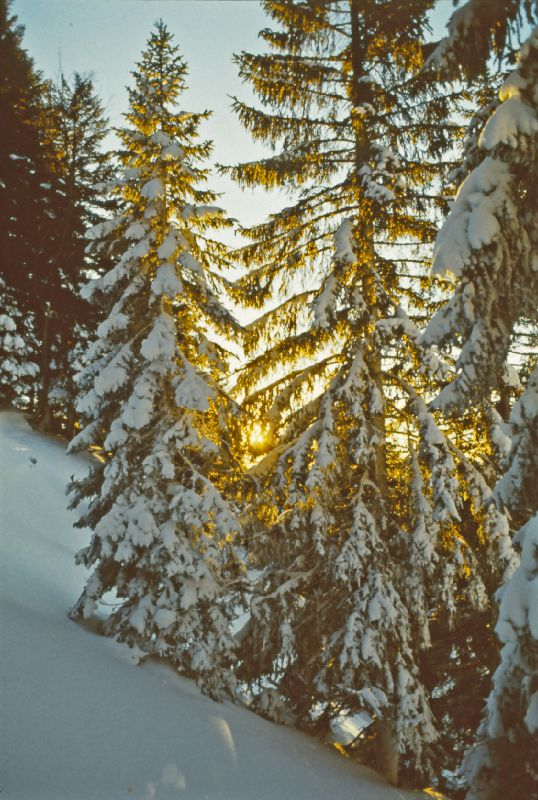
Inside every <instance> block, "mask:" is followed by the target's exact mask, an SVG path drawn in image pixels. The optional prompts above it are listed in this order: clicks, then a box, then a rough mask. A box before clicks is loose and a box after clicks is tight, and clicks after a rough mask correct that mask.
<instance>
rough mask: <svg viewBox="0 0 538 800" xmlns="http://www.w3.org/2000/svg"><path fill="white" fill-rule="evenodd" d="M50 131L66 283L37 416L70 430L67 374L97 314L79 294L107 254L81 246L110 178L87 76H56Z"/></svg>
mask: <svg viewBox="0 0 538 800" xmlns="http://www.w3.org/2000/svg"><path fill="white" fill-rule="evenodd" d="M46 108H47V113H48V119H49V128H50V136H51V139H52V142H53V144H54V149H55V153H56V162H57V171H58V177H57V180H58V186H59V189H60V190H61V193H62V197H63V207H62V213H61V216H60V220H59V222H58V229H59V230H58V247H57V251H56V254H55V258H56V260H57V261H58V262H59V263H60V264H61V269H62V273H63V275H64V276H65V280H66V283H67V284H68V286H69V289H70V294H69V295H67V296H66V297H64V298H63V302H62V306H61V308H58V307H56V308H53V309H52V315H51V320H50V333H49V337H48V343H47V348H48V352H47V354H46V359H44V369H46V370H47V376H46V385H47V387H48V390H47V395H46V397H43V399H42V410H41V415H42V417H43V418H45V417H49V420H50V421H49V423H48V424H49V425H52V424H53V423H52V418H53V419H54V426H55V427H60V428H61V429H62V431H63V433H64V435H67V436H72V435H73V431H74V428H73V425H74V422H75V416H76V415H75V409H74V402H75V395H76V387H75V384H74V380H73V378H74V374H75V371H76V368H77V366H76V365H77V364H78V362H79V358H80V354H81V352H82V351H83V349H84V348H85V347H87V344H88V341H87V340H88V337H89V331H90V329H92V330H95V328H96V327H97V324H98V322H99V321H100V320H99V318H98V314H97V309H96V307H95V305H90V304H89V303H87V302H85V301H84V300H83V299H82V298H81V297H80V287H81V285H82V284H83V283H85V282H86V281H87V275H88V273H89V272H91V273H94V274H95V273H98V274H99V273H102V272H103V271H104V270H105V269H106V268H107V267H110V266H111V264H110V263H109V259H108V260H107V261H103V258H102V257H101V258H97V257H96V254H95V253H91V252H90V253H85V246H86V241H85V238H84V233H85V231H86V230H87V229H88V228H90V227H92V226H94V225H97V224H98V223H99V222H101V221H103V220H104V219H105V217H107V216H110V214H111V212H112V211H113V206H114V204H115V201H114V198H111V197H109V196H103V187H104V185H105V184H106V183H107V182H108V181H110V180H111V179H112V177H113V172H114V166H113V163H112V157H111V154H110V153H108V152H106V150H105V149H104V147H103V142H104V139H105V137H106V135H107V133H108V120H107V119H106V117H105V115H104V111H103V107H102V104H101V102H100V100H99V98H98V97H97V95H96V94H95V89H94V86H93V81H92V78H91V76H82V75H79V74H78V73H75V74H74V75H73V76H72V77H71V78H70V79H67V78H66V77H65V76H64V75H60V77H59V78H58V80H57V82H56V83H55V84H53V85H52V86H51V87H50V89H49V91H48V93H47V99H46Z"/></svg>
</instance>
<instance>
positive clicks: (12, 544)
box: [0, 412, 419, 800]
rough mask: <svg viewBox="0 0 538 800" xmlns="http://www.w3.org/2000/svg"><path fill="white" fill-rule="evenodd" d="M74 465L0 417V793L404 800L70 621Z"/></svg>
mask: <svg viewBox="0 0 538 800" xmlns="http://www.w3.org/2000/svg"><path fill="white" fill-rule="evenodd" d="M86 466H87V459H84V458H81V457H72V456H67V455H65V448H64V445H63V443H62V442H60V441H59V440H56V439H54V438H53V437H47V436H43V435H40V434H37V433H35V432H33V431H31V430H30V428H29V427H28V425H27V424H26V423H25V421H24V419H23V417H22V416H21V415H20V414H17V413H15V412H2V413H0V542H1V561H0V564H1V566H0V609H1V610H0V628H1V631H0V633H1V641H2V651H1V661H0V686H1V713H2V725H1V726H0V745H1V747H0V750H1V753H0V776H1V777H0V789H1V790H2V796H4V795H5V797H6V798H9V800H37V798H39V800H120V798H121V799H122V800H125V799H126V798H127V799H128V798H133V800H172V798H174V799H175V800H203V799H205V798H210V800H326V798H328V797H329V798H332V799H333V800H404V799H405V798H415V800H418V798H419V794H417V793H415V792H404V791H401V790H398V789H393V788H391V787H388V786H387V785H386V784H385V783H383V782H382V781H381V779H380V778H378V777H377V776H376V775H375V774H374V773H373V772H371V771H370V770H367V769H365V768H361V767H359V766H357V765H355V764H352V763H351V762H350V761H347V760H345V759H343V758H341V757H340V756H339V755H337V754H336V753H335V752H333V751H331V750H330V749H329V748H328V747H325V746H323V745H321V744H320V743H318V742H316V741H314V740H311V739H309V738H307V737H305V736H302V735H301V734H299V733H297V732H295V731H291V730H289V729H286V728H283V727H279V726H277V725H274V724H272V723H270V722H266V721H264V720H262V719H260V718H259V717H256V716H255V715H254V714H251V713H250V712H248V711H246V710H243V709H240V708H237V707H234V706H232V705H231V704H227V703H225V704H217V703H214V702H212V701H211V700H208V699H207V698H205V697H203V696H202V695H200V693H199V691H198V690H197V689H196V687H195V685H194V684H193V682H192V681H190V680H187V679H186V678H182V677H180V676H178V675H176V674H175V673H173V672H172V671H171V670H170V669H169V668H167V667H166V666H165V665H163V664H158V663H155V662H146V663H144V664H143V665H142V666H138V667H135V666H133V662H134V661H135V660H136V654H135V653H132V652H131V651H129V650H128V649H127V648H124V647H122V646H120V645H118V644H116V643H114V642H113V641H111V640H108V639H104V638H101V637H99V636H96V635H95V634H94V633H92V632H90V631H89V630H84V629H83V628H81V627H79V626H77V625H75V624H74V623H72V622H70V621H69V620H68V619H67V617H66V612H67V611H68V609H69V608H70V607H71V606H72V604H73V603H74V601H75V600H76V598H77V597H78V596H79V594H80V591H81V588H82V586H83V584H84V580H85V577H86V574H85V570H84V569H83V568H81V567H76V566H75V565H74V560H73V556H74V553H75V552H76V551H77V550H78V549H80V547H81V546H83V545H84V544H86V541H87V538H88V535H87V532H83V531H77V530H74V529H72V527H71V526H72V521H73V515H72V514H70V513H69V512H67V511H65V497H64V487H65V484H66V482H67V479H68V476H69V475H70V474H71V473H72V472H73V471H77V472H80V471H82V470H84V469H85V468H86Z"/></svg>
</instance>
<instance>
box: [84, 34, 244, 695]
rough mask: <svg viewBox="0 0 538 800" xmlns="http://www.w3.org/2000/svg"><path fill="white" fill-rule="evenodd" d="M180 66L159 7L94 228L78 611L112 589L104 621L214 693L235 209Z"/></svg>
mask: <svg viewBox="0 0 538 800" xmlns="http://www.w3.org/2000/svg"><path fill="white" fill-rule="evenodd" d="M186 73H187V67H186V65H185V62H184V61H183V60H182V58H181V57H180V56H179V54H178V51H177V48H176V47H175V46H174V45H173V43H172V36H171V34H170V33H169V32H168V30H167V29H166V27H165V25H164V24H163V23H162V22H159V23H158V24H157V25H156V26H155V29H154V30H153V32H152V34H151V36H150V38H149V41H148V44H147V48H146V49H145V51H144V52H143V55H142V59H141V61H140V62H139V64H138V65H137V69H136V71H135V72H134V73H133V75H134V87H133V88H132V89H131V90H130V92H129V98H130V110H129V112H128V114H127V120H128V123H129V127H127V128H125V129H123V130H121V131H120V132H119V135H120V137H121V140H122V143H123V154H122V162H123V167H124V171H123V177H122V178H121V179H120V181H119V185H118V189H117V191H118V192H119V195H120V198H121V200H122V201H123V207H122V211H121V213H120V214H119V216H117V217H116V218H114V219H112V220H110V221H106V222H104V223H101V224H100V225H98V226H97V228H94V229H93V232H92V234H91V235H92V236H93V237H94V242H95V245H96V246H97V247H98V248H99V247H101V246H106V243H107V240H110V241H112V242H113V243H114V247H115V249H116V251H119V258H118V259H117V262H116V263H115V265H114V267H113V268H112V269H111V270H110V271H108V272H107V273H106V274H105V275H104V276H103V277H101V278H99V279H97V280H95V281H93V282H92V283H91V284H90V285H89V287H88V289H87V291H86V296H87V297H88V298H90V299H91V300H92V301H93V302H99V303H102V305H103V307H104V308H105V310H106V318H105V319H104V321H103V322H102V323H101V324H100V326H99V329H98V338H97V341H96V342H95V343H94V344H93V345H92V346H91V348H90V350H89V352H88V354H87V363H86V366H85V368H84V370H83V371H82V373H81V375H80V378H79V380H80V384H81V395H80V398H79V402H78V410H79V412H80V414H81V415H82V430H81V432H80V433H79V434H78V435H77V436H76V437H75V439H74V440H73V442H72V444H71V450H72V451H76V450H82V449H85V448H86V447H88V445H90V444H92V443H93V442H95V441H96V440H97V441H98V440H99V439H100V437H101V436H102V435H104V437H105V438H104V449H105V452H106V458H105V460H104V462H103V463H99V464H96V465H94V466H93V468H92V470H91V473H90V474H89V476H88V477H87V478H86V479H83V480H81V481H74V482H73V484H72V487H71V492H72V495H71V496H72V502H73V505H78V504H79V503H81V501H82V500H85V499H89V506H88V509H87V510H85V511H83V513H82V514H81V517H80V520H79V523H78V524H79V525H81V526H86V525H87V526H89V527H90V528H91V529H92V530H93V537H92V540H91V543H90V545H89V547H87V548H86V549H85V550H83V551H82V552H81V553H80V554H79V557H78V558H79V561H80V562H81V563H83V564H85V565H87V566H89V567H93V573H92V575H91V577H90V578H89V580H88V582H87V585H86V587H85V590H84V592H83V594H82V595H81V597H80V599H79V600H78V602H77V604H76V605H75V607H74V609H73V610H72V612H71V616H72V617H73V618H74V619H77V618H80V617H81V616H88V615H91V614H93V613H94V610H95V608H96V604H97V602H98V601H99V599H100V597H101V596H102V595H103V593H104V592H106V591H108V590H110V589H114V590H115V591H116V595H117V600H118V606H117V607H116V608H115V610H114V611H113V613H112V615H111V616H110V617H109V618H108V620H107V622H106V630H107V632H108V633H109V634H110V635H113V636H116V637H117V638H118V639H120V640H121V641H125V642H127V643H129V644H131V645H137V646H138V647H140V648H141V649H142V650H143V651H145V652H147V653H156V654H159V655H161V656H163V657H166V658H167V659H168V660H170V661H171V662H172V663H173V664H175V665H176V666H177V667H178V668H179V669H180V670H183V671H186V672H187V673H189V674H191V675H194V676H195V677H196V678H197V680H198V682H199V684H200V686H201V687H202V689H203V690H204V691H205V692H207V693H209V694H210V695H212V696H217V694H218V693H219V692H220V690H226V689H227V690H230V689H231V688H232V686H233V677H232V673H231V666H232V663H233V659H234V642H233V639H232V636H231V633H230V630H229V618H230V615H231V605H230V603H228V604H227V605H225V604H224V599H225V597H226V598H227V599H228V600H229V598H230V596H232V595H233V592H234V591H235V590H236V589H237V585H236V582H237V579H238V575H239V566H238V560H237V557H236V554H235V549H234V548H235V545H234V542H233V538H234V535H235V534H236V532H237V530H238V523H237V518H236V514H235V509H234V507H233V505H230V503H229V502H228V501H227V500H226V499H225V498H224V496H223V494H222V493H221V490H220V488H219V487H218V486H217V482H218V481H219V473H220V475H221V476H223V475H226V474H227V473H228V475H229V476H233V469H234V456H233V451H232V447H231V444H230V441H229V437H228V435H227V433H226V430H225V428H226V421H227V419H228V416H229V412H230V411H231V410H232V409H231V405H230V402H229V400H228V398H227V396H226V395H225V394H224V392H223V390H222V388H221V387H220V385H219V383H220V381H221V379H222V377H223V374H224V369H225V364H226V358H227V354H226V351H225V349H224V348H223V346H222V344H220V343H218V340H217V337H226V336H229V335H230V334H231V333H234V332H236V327H237V325H236V323H235V321H234V319H233V318H232V316H231V315H230V314H229V313H228V311H227V310H226V309H225V307H224V306H223V305H222V302H221V299H220V292H221V290H222V287H223V285H224V280H223V279H222V278H220V277H219V270H220V269H221V268H223V267H224V266H226V264H227V259H226V249H225V248H224V246H223V245H221V244H219V243H218V242H217V241H214V240H213V239H211V237H210V232H211V230H212V229H219V228H222V227H224V226H226V225H228V224H230V223H229V221H228V220H227V219H226V218H225V217H224V215H223V213H222V211H221V210H220V209H219V208H217V207H215V206H214V205H212V204H213V202H214V200H215V194H214V193H213V192H211V191H209V190H207V189H205V188H202V187H201V186H200V183H201V182H203V181H204V180H205V178H206V174H207V172H206V170H205V169H204V168H203V167H201V166H200V161H201V160H202V159H204V158H206V157H207V156H208V154H209V153H210V150H211V143H210V142H207V141H202V140H200V139H199V136H198V128H199V125H200V123H201V122H202V121H203V120H204V119H205V118H206V117H207V116H208V112H204V113H191V112H187V111H183V110H178V109H177V105H176V104H177V101H178V99H179V97H180V96H181V94H182V92H183V91H184V89H185V76H186ZM221 341H222V339H221ZM228 483H229V481H228Z"/></svg>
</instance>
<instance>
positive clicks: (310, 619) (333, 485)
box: [231, 0, 508, 782]
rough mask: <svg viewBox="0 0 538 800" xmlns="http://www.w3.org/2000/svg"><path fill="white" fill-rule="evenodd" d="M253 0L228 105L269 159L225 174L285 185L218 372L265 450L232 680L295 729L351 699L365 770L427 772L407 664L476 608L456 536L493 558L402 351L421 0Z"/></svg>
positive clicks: (417, 135) (428, 738)
mask: <svg viewBox="0 0 538 800" xmlns="http://www.w3.org/2000/svg"><path fill="white" fill-rule="evenodd" d="M264 5H265V8H266V10H267V11H268V13H269V14H270V15H271V16H272V18H273V19H274V20H275V21H276V23H277V24H278V26H279V28H278V29H277V30H265V31H263V32H262V36H263V38H264V39H265V40H266V41H267V42H268V44H269V45H270V46H271V48H272V51H273V52H270V53H269V54H266V55H250V54H245V53H244V54H242V55H241V56H240V57H239V65H240V73H241V75H242V76H243V77H244V78H246V79H248V80H249V81H250V82H251V83H252V85H253V87H254V89H255V90H256V92H257V93H258V95H259V96H260V98H261V99H262V101H263V102H264V104H265V105H266V106H267V107H268V110H267V111H261V110H259V109H256V108H252V107H249V106H246V105H245V104H242V103H240V102H237V103H236V109H237V111H238V113H239V115H240V117H241V119H242V120H243V122H244V123H245V125H246V127H247V128H248V129H249V130H250V131H251V132H252V133H253V135H254V136H255V137H256V138H258V139H261V140H263V141H266V142H268V143H269V144H271V145H273V146H274V147H275V148H278V152H277V153H276V154H275V155H274V156H272V157H269V158H267V159H264V160H261V161H257V162H254V163H250V164H242V165H240V166H238V167H236V168H234V169H232V170H231V172H232V174H233V175H234V176H235V177H236V178H237V179H238V180H239V181H240V182H241V183H243V184H245V185H247V186H248V185H256V184H262V185H264V186H266V187H272V186H279V187H283V188H288V189H291V188H293V189H295V188H296V187H299V188H300V190H301V195H300V198H299V200H298V201H297V202H295V203H294V205H292V206H290V207H289V208H286V209H284V210H283V211H282V212H281V213H280V214H278V215H275V216H274V217H272V218H271V219H270V220H269V221H268V222H267V223H264V224H262V225H259V226H257V227H255V228H254V229H252V230H251V231H249V232H248V233H249V235H250V236H251V237H252V238H253V239H254V243H253V244H252V245H248V246H247V247H246V248H245V249H244V251H243V257H244V260H245V263H247V264H249V265H250V267H251V269H250V272H249V273H248V275H247V276H246V277H245V278H244V279H243V280H242V281H241V282H240V283H239V284H238V292H237V294H238V297H239V298H240V299H243V300H246V302H249V303H250V304H251V305H254V306H257V307H260V306H262V304H263V303H264V302H265V301H268V300H272V301H273V303H274V302H275V295H276V297H278V296H280V303H279V305H278V306H277V307H276V308H274V310H272V311H269V312H267V313H266V314H264V315H263V316H262V317H261V318H260V319H259V320H257V321H255V322H253V323H252V324H251V325H250V326H249V334H250V335H249V341H248V342H247V346H248V348H249V351H250V353H251V356H252V358H251V362H250V364H249V366H248V368H247V369H246V370H245V373H244V376H243V377H242V378H241V379H240V381H239V385H238V388H239V389H240V390H242V391H243V392H245V393H246V394H247V400H246V405H247V408H249V409H250V410H251V412H252V414H253V415H255V418H256V419H257V425H258V426H260V427H261V429H262V430H263V429H264V428H265V429H266V432H267V436H268V438H271V437H272V438H273V444H274V448H273V449H272V451H271V452H270V453H269V454H268V455H267V456H266V457H265V459H263V460H262V462H261V463H260V464H259V465H257V466H256V467H255V468H254V469H253V470H252V471H251V475H252V477H253V478H254V479H255V480H257V481H258V485H259V486H260V488H263V491H258V492H257V494H256V497H255V498H254V499H253V512H254V513H253V519H254V522H253V528H254V529H253V532H252V547H251V550H252V557H253V560H254V562H255V564H256V566H258V567H260V568H262V570H263V571H262V574H261V577H260V580H259V582H258V584H257V585H256V587H255V588H254V594H253V599H252V604H251V605H252V607H251V611H252V615H251V620H250V622H249V624H248V626H247V628H246V629H245V631H244V633H243V643H244V646H243V651H242V656H243V665H242V675H243V676H244V677H245V679H246V680H248V681H250V683H251V684H253V685H256V684H257V685H258V687H259V689H260V691H261V696H260V700H259V702H260V703H261V704H262V705H263V704H272V705H275V702H276V701H277V699H278V698H279V697H281V698H284V699H285V700H286V703H287V705H288V706H291V707H292V710H293V712H294V714H295V717H296V719H298V720H299V721H300V722H302V723H303V724H310V725H312V724H316V725H318V726H319V727H321V726H322V724H323V723H324V722H327V721H330V719H331V718H332V717H335V716H338V715H341V714H344V715H349V714H352V713H354V712H356V711H358V710H366V711H368V713H369V714H371V716H372V718H373V719H375V720H376V725H375V729H376V737H377V742H378V757H377V764H378V766H379V767H380V769H381V770H382V771H383V772H385V774H387V776H388V777H389V778H390V779H391V780H393V781H394V782H396V781H397V780H398V759H399V757H400V756H401V757H402V758H401V767H402V771H403V772H405V771H407V772H408V775H409V774H412V773H414V776H415V778H416V776H417V774H418V775H420V776H424V775H427V774H430V772H431V768H432V753H433V749H434V748H433V745H434V742H435V741H436V740H437V738H438V734H437V732H436V731H435V724H434V720H433V715H432V712H431V709H430V705H429V699H428V696H427V692H426V691H425V688H424V685H423V683H422V679H421V674H420V661H421V658H422V653H423V651H424V650H426V649H427V648H428V647H429V646H430V644H431V639H432V631H433V630H435V629H436V633H435V635H437V636H439V637H442V636H443V634H444V633H445V632H446V631H447V629H448V628H450V626H451V625H453V623H454V619H455V616H456V610H457V608H459V609H460V612H462V613H470V611H471V610H472V609H474V610H483V608H484V605H485V604H486V602H487V601H486V590H485V585H484V583H485V581H486V580H487V576H486V572H487V570H482V569H481V568H480V565H479V562H478V559H477V554H476V552H475V550H476V548H475V547H474V544H475V543H474V542H473V541H471V539H472V537H474V538H475V539H476V540H477V542H480V541H482V545H478V546H479V547H480V546H485V547H490V546H491V547H494V548H495V547H497V546H500V548H501V550H502V551H503V552H504V553H505V554H507V553H508V548H507V547H506V540H505V537H506V525H505V522H504V520H503V519H502V517H500V516H497V515H496V514H495V512H492V516H491V518H490V519H489V520H488V521H487V522H486V520H484V519H482V520H478V519H477V517H476V516H474V515H475V513H476V512H477V508H478V506H479V503H476V499H477V497H478V496H480V495H481V494H483V493H485V494H487V493H488V489H487V486H486V485H485V483H484V480H483V477H482V476H481V475H480V474H479V472H478V471H477V470H476V469H475V467H474V466H473V464H472V453H468V454H466V453H465V452H463V450H462V449H458V448H457V447H455V446H454V445H452V444H451V443H450V441H449V440H447V438H446V436H445V434H444V432H443V431H442V430H441V429H440V427H439V425H438V423H437V421H436V418H435V416H434V415H433V414H432V413H431V412H430V411H429V410H428V408H427V405H426V403H425V402H424V400H423V399H422V396H423V395H424V393H425V391H426V387H427V385H428V381H429V380H430V379H431V376H437V377H442V376H444V375H445V370H446V368H445V366H444V365H443V364H442V362H441V361H440V360H439V359H438V358H437V357H436V356H435V355H434V354H428V355H427V357H423V355H422V353H421V351H420V348H419V347H418V339H419V335H418V330H417V327H416V322H417V321H418V320H419V319H420V317H421V316H423V315H424V313H425V309H424V284H425V283H426V282H427V279H426V276H425V273H424V271H423V267H424V263H425V258H426V254H427V247H426V246H427V244H428V242H429V241H430V240H431V238H432V236H433V231H434V224H433V220H434V217H435V212H436V197H435V193H434V192H432V191H431V190H430V189H429V188H428V185H429V183H431V181H434V180H435V179H436V178H437V176H438V175H439V169H438V166H437V165H436V158H437V156H438V155H439V153H441V152H443V151H444V149H445V147H446V146H447V145H448V143H449V142H450V141H451V137H452V134H453V133H454V132H457V130H451V126H450V125H447V124H446V123H444V122H443V118H444V117H445V116H446V114H447V112H448V109H449V108H450V107H451V102H452V99H451V97H450V96H447V97H438V96H435V97H433V96H432V93H431V92H430V91H429V89H428V87H419V86H418V85H417V79H416V78H415V73H416V72H417V71H418V69H419V67H420V65H421V63H422V52H421V46H420V41H421V40H424V38H425V36H426V29H427V12H428V10H429V4H428V3H421V2H418V3H413V4H405V5H402V4H401V3H394V2H385V3H378V2H367V3H358V2H355V0H347V1H346V2H344V1H343V0H341V1H338V2H337V1H336V0H335V1H334V2H314V0H313V1H312V2H308V3H302V2H301V3H298V2H292V0H284V1H283V2H276V0H275V1H274V2H266V3H265V4H264ZM419 89H422V91H419ZM455 127H456V126H453V128H455ZM410 483H411V486H412V490H411V491H409V484H410ZM461 494H463V499H462V497H461ZM464 513H465V514H466V515H467V518H468V520H469V526H468V531H467V533H469V536H468V537H467V538H466V537H465V535H461V534H460V533H459V532H458V530H457V527H456V524H457V523H458V522H459V521H460V520H461V518H462V515H463V514H464ZM478 516H480V515H479V514H478ZM486 525H489V526H490V531H491V532H492V538H494V539H495V538H496V539H497V542H496V544H495V545H493V544H491V545H490V544H489V543H488V544H487V545H486V544H485V542H486V541H487V539H488V537H487V534H486V532H485V530H484V527H485V526H486ZM481 526H482V528H481ZM480 529H481V531H482V533H479V530H480ZM268 682H269V683H270V685H272V687H273V692H272V693H271V695H270V696H269V695H268V693H267V691H265V690H264V687H266V686H267V683H268ZM321 710H322V711H323V713H322V715H321V719H320V718H319V714H320V711H321ZM315 717H317V719H316V720H314V718H315Z"/></svg>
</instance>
